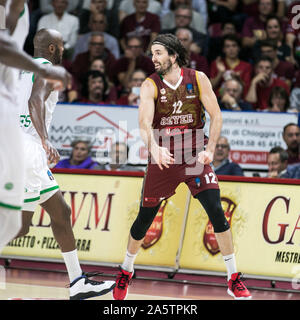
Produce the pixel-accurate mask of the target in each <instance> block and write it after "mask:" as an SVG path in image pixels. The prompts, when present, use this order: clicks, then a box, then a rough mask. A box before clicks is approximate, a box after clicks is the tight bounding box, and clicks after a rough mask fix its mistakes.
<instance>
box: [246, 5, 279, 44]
mask: <svg viewBox="0 0 300 320" xmlns="http://www.w3.org/2000/svg"><path fill="white" fill-rule="evenodd" d="M273 12H274V5H273V0H259V1H258V15H255V16H251V17H249V18H247V19H246V21H245V23H244V26H243V31H242V37H243V46H244V47H250V48H252V47H253V46H254V44H255V42H256V41H257V40H263V39H265V38H266V30H265V27H266V21H267V17H268V16H269V15H270V14H272V13H273Z"/></svg>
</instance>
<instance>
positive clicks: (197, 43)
mask: <svg viewBox="0 0 300 320" xmlns="http://www.w3.org/2000/svg"><path fill="white" fill-rule="evenodd" d="M192 16H193V11H192V8H191V7H190V6H188V5H179V6H178V7H177V8H176V9H175V26H174V28H170V29H163V30H162V31H161V32H160V33H172V34H174V35H175V34H176V31H177V30H178V29H179V28H186V29H189V30H190V31H191V32H192V36H193V44H192V45H191V48H190V50H191V51H193V52H195V53H198V54H201V55H203V56H206V55H207V53H208V36H207V35H206V34H205V33H206V32H205V33H201V32H199V31H197V30H196V29H194V28H193V27H191V26H190V25H191V23H192Z"/></svg>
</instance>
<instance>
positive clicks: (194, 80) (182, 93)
mask: <svg viewBox="0 0 300 320" xmlns="http://www.w3.org/2000/svg"><path fill="white" fill-rule="evenodd" d="M148 79H150V80H151V81H152V83H153V84H154V86H155V88H156V94H155V113H154V119H153V123H152V127H153V129H154V136H155V137H157V135H156V134H155V132H158V131H159V132H160V134H159V137H160V140H159V145H162V142H161V140H162V139H163V137H166V139H168V138H169V139H171V141H174V140H177V141H178V139H181V142H180V143H179V144H178V145H179V146H180V147H179V148H181V146H182V144H183V143H184V146H185V148H186V147H188V148H189V149H190V148H192V149H195V148H196V147H200V146H199V141H198V140H197V139H196V131H197V129H198V130H200V129H203V127H204V125H205V111H204V107H203V105H202V103H201V100H200V97H201V88H200V83H199V79H198V75H197V71H196V70H194V69H188V68H182V69H181V76H180V79H179V80H178V82H177V84H176V85H175V86H173V85H171V84H170V83H168V82H167V81H166V80H165V79H163V78H162V77H161V76H159V75H158V74H157V73H153V74H152V75H151V76H149V77H148ZM155 129H158V130H155ZM180 136H181V137H180ZM183 137H184V138H183ZM177 138H178V139H177ZM183 140H185V142H183ZM206 140H207V138H205V141H204V140H203V139H202V141H201V143H200V144H201V145H202V146H203V144H206V143H207V141H206ZM188 141H189V143H187V142H188ZM179 148H177V147H176V144H175V143H174V144H173V142H171V147H170V150H174V149H179Z"/></svg>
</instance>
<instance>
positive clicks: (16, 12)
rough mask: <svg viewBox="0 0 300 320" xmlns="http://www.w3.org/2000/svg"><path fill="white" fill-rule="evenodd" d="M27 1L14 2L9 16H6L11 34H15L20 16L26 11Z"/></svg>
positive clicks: (16, 0)
mask: <svg viewBox="0 0 300 320" xmlns="http://www.w3.org/2000/svg"><path fill="white" fill-rule="evenodd" d="M25 2H26V0H12V1H11V3H10V7H9V14H8V15H7V16H6V27H7V29H8V30H9V32H10V34H13V33H14V31H15V28H16V26H17V23H18V19H19V16H20V14H21V12H22V11H23V10H24V4H25Z"/></svg>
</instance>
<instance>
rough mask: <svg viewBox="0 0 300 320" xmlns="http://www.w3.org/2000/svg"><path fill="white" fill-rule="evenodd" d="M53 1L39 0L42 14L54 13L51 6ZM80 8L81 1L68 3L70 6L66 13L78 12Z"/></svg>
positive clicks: (76, 0) (74, 0) (73, 0)
mask: <svg viewBox="0 0 300 320" xmlns="http://www.w3.org/2000/svg"><path fill="white" fill-rule="evenodd" d="M51 2H52V0H39V8H40V10H41V12H42V14H47V13H52V12H53V6H52V4H51ZM79 8H80V0H72V1H68V6H67V9H66V11H67V12H69V13H72V12H76V10H77V9H79Z"/></svg>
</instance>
